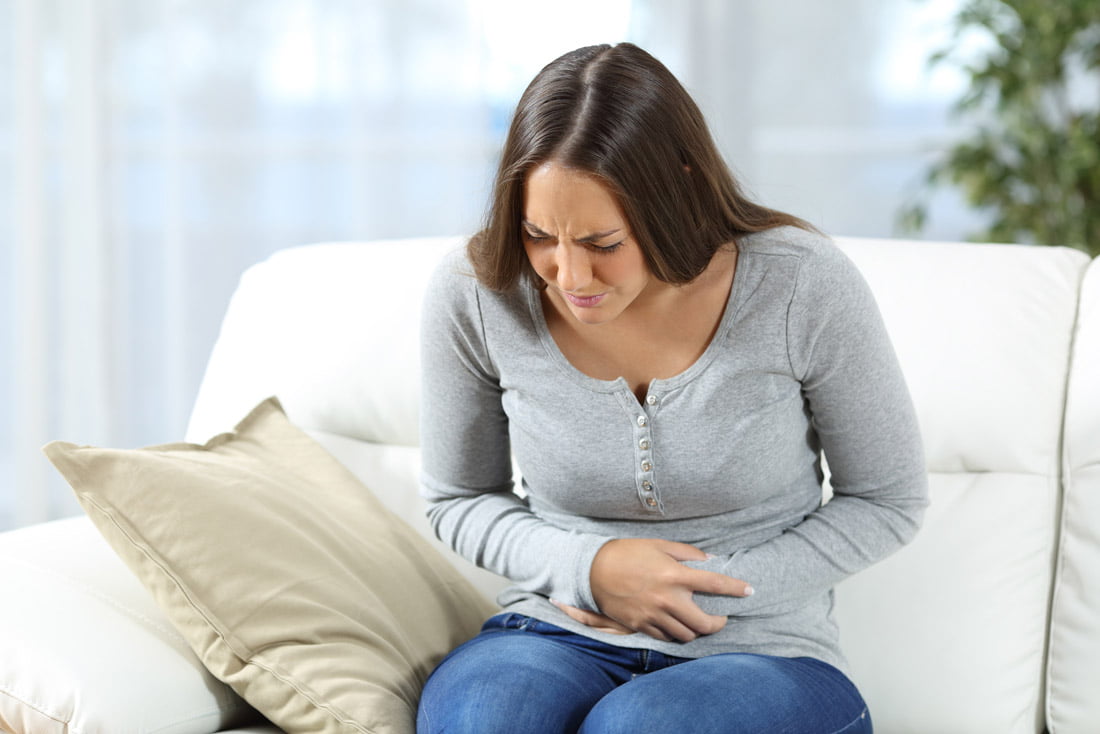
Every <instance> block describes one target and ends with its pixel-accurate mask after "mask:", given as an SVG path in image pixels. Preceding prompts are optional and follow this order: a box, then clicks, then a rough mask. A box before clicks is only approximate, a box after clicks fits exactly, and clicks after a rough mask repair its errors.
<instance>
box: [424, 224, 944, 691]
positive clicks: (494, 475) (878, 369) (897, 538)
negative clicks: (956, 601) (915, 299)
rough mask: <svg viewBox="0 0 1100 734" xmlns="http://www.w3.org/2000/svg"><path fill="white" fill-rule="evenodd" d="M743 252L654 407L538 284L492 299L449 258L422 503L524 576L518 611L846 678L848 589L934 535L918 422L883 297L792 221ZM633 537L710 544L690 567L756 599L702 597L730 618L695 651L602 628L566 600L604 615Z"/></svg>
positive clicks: (507, 569) (428, 402)
mask: <svg viewBox="0 0 1100 734" xmlns="http://www.w3.org/2000/svg"><path fill="white" fill-rule="evenodd" d="M738 247H739V258H738V263H737V271H736V273H735V275H734V282H733V288H732V289H731V292H730V298H729V302H728V304H727V306H726V310H725V313H724V314H723V317H722V321H721V323H720V325H719V328H718V331H717V333H716V335H715V337H714V339H713V340H712V342H711V344H710V345H709V347H708V348H707V350H706V352H705V353H704V354H703V356H702V357H701V358H700V359H699V360H698V361H697V362H696V363H695V364H694V365H692V366H691V367H690V368H689V369H688V370H686V371H685V372H683V373H681V374H680V375H677V376H675V377H673V378H671V379H667V380H654V381H653V382H652V383H651V384H650V386H649V393H648V397H649V398H650V399H651V401H652V402H650V400H646V401H643V402H642V403H639V401H638V399H637V398H636V397H635V396H634V394H633V393H632V392H631V390H630V388H629V386H628V385H627V383H626V381H625V380H623V379H622V378H620V379H618V380H615V381H604V380H597V379H594V378H591V377H588V376H587V375H584V374H583V373H581V372H579V371H578V370H576V369H575V368H574V367H573V366H572V365H571V364H570V363H569V362H568V361H567V360H566V359H565V357H564V355H562V353H561V352H560V351H559V350H558V348H557V346H556V344H555V343H554V341H553V339H552V338H551V336H550V334H549V332H548V330H547V327H546V322H545V320H544V318H543V313H542V307H541V302H540V299H539V293H538V291H537V290H536V289H535V288H534V287H533V286H531V285H530V284H527V283H525V284H522V285H521V286H520V287H519V288H518V289H517V290H516V291H515V292H513V293H509V294H499V293H495V292H492V291H489V290H487V289H485V288H483V287H482V286H480V285H479V284H478V283H477V281H476V280H475V279H474V277H473V276H472V269H471V267H470V265H469V263H468V262H467V261H466V259H465V257H464V255H463V254H462V253H461V252H458V253H454V254H453V255H452V256H450V257H449V258H448V259H447V260H446V261H445V262H444V263H443V264H442V265H441V267H440V268H439V269H438V271H437V272H436V274H435V276H434V279H433V281H432V283H431V285H430V288H429V291H428V294H427V297H426V301H425V310H424V314H423V331H422V349H423V353H422V358H423V363H422V368H423V386H422V408H421V411H422V412H421V445H422V449H423V473H422V477H421V485H422V493H423V495H424V497H425V498H427V499H428V500H429V502H430V508H429V511H428V514H429V518H430V520H431V523H432V526H433V527H434V528H435V531H436V533H437V534H438V535H439V536H440V538H442V539H443V541H444V542H446V543H448V544H449V545H451V546H452V547H453V548H455V549H456V550H457V551H458V552H459V553H460V554H461V555H463V556H464V557H466V558H468V559H470V560H472V561H473V562H475V563H477V564H478V565H480V566H483V567H485V568H488V569H490V570H492V571H494V572H496V573H499V574H501V575H503V576H505V577H507V578H509V579H510V580H512V581H513V582H514V585H513V586H511V587H509V588H508V589H506V590H505V591H504V592H503V593H502V594H501V596H500V598H499V599H498V601H499V602H500V603H501V604H502V605H503V606H504V607H505V608H506V609H508V610H509V611H517V612H521V613H524V614H528V615H531V616H533V617H537V618H539V619H542V620H545V621H547V622H551V623H553V624H557V625H559V626H561V627H565V628H567V629H570V630H572V631H575V632H578V633H581V634H585V635H588V636H590V637H594V638H597V639H600V640H603V641H606V642H610V643H612V644H618V645H624V646H628V647H647V648H651V649H656V650H660V651H662V652H665V653H668V654H672V655H680V656H685V657H700V656H703V655H709V654H713V653H720V652H733V651H741V652H754V653H762V654H769V655H781V656H789V657H794V656H802V655H808V656H812V657H816V658H819V659H821V660H824V661H826V662H828V663H831V664H833V665H836V666H838V667H840V668H841V669H846V664H845V661H844V658H843V655H842V654H841V652H840V650H839V645H838V632H837V629H836V624H835V623H834V621H833V618H832V607H833V594H832V587H833V585H834V584H836V583H837V582H838V581H840V580H841V579H843V578H845V577H846V576H848V575H850V574H852V573H854V572H856V571H859V570H860V569H862V568H865V567H866V566H868V565H870V564H872V563H874V562H875V561H877V560H879V559H881V558H883V557H884V556H886V555H888V554H889V553H891V552H893V551H895V550H897V549H898V548H899V547H901V546H902V545H903V544H904V543H906V542H908V541H909V540H910V539H912V537H913V536H914V534H915V533H916V531H917V528H918V526H919V524H920V520H921V517H922V515H923V510H924V507H925V506H926V504H927V482H926V475H925V469H924V456H923V451H922V447H921V442H920V436H919V432H918V428H917V422H916V418H915V415H914V411H913V408H912V404H911V402H910V399H909V395H908V392H907V389H906V387H905V383H904V381H903V378H902V375H901V371H900V369H899V367H898V364H897V360H896V358H895V355H894V352H893V348H892V346H891V344H890V342H889V339H888V337H887V334H886V332H885V329H884V326H883V324H882V320H881V317H880V316H879V312H878V308H877V306H876V305H875V302H874V299H873V297H872V295H871V293H870V290H869V289H868V287H867V285H866V283H865V282H864V281H863V278H862V276H861V275H860V274H859V273H858V272H857V270H856V269H855V267H854V265H853V264H852V263H851V262H850V261H849V260H848V258H847V257H846V256H845V255H844V254H843V253H842V252H840V250H839V249H838V248H836V246H835V245H834V244H833V243H832V242H831V241H830V240H828V239H827V238H825V237H822V236H820V235H816V234H812V233H808V232H804V231H802V230H799V229H794V228H782V229H776V230H771V231H768V232H764V233H760V234H756V235H752V236H749V237H745V238H743V239H742V241H741V242H739V243H738ZM646 442H648V444H647V443H646ZM646 446H648V448H644V447H646ZM822 451H824V454H825V456H826V458H827V460H828V466H829V470H830V475H831V479H830V481H831V484H832V487H833V491H834V496H833V498H832V499H831V500H830V501H829V502H828V503H826V504H824V505H822V504H821V496H822V493H821V482H822V467H821V461H820V454H821V452H822ZM512 453H514V456H515V460H516V463H517V466H518V468H519V470H520V473H521V476H522V477H523V490H524V492H523V494H525V495H526V497H525V498H523V499H521V498H520V497H519V496H517V494H516V493H514V492H513V491H512V490H513V487H512V481H511V477H512V464H511V458H510V456H511V454H512ZM646 462H648V466H646V465H644V463H646ZM647 468H648V471H645V470H644V469H647ZM647 483H648V485H647ZM647 486H648V487H649V489H650V491H649V492H647V491H646V490H647ZM649 497H652V498H653V500H654V504H655V506H652V505H651V504H649V503H647V501H646V500H647V498H649ZM621 537H659V538H666V539H669V540H675V541H681V542H685V543H691V544H693V545H695V546H697V547H699V548H701V549H702V550H704V551H706V552H708V553H710V554H713V555H714V556H715V558H714V559H713V560H710V561H706V562H699V563H692V564H690V565H694V566H698V567H702V568H707V569H711V570H715V571H720V572H722V573H726V574H729V575H731V576H734V577H736V578H739V579H744V580H745V581H748V582H749V583H751V584H752V585H753V587H754V589H755V594H754V595H753V596H751V597H748V598H744V599H741V598H728V597H708V596H706V595H702V594H699V595H697V596H696V599H697V601H698V602H699V604H700V606H702V607H703V608H704V609H706V610H707V611H709V612H711V613H717V614H726V615H729V616H730V617H731V619H730V622H729V623H728V624H727V625H726V626H725V628H724V629H722V630H721V631H720V632H718V633H716V634H714V635H710V636H706V637H701V638H699V639H697V640H695V641H692V642H689V643H677V642H662V641H658V640H654V639H652V638H650V637H647V636H645V635H641V634H635V635H628V636H620V635H610V634H604V633H600V632H596V631H593V630H592V629H590V628H588V627H586V626H584V625H582V624H579V623H576V622H573V621H572V620H571V619H569V618H568V617H567V616H565V614H563V613H562V612H561V611H559V610H558V609H557V608H555V607H554V606H553V605H552V604H550V603H549V601H548V598H553V599H557V600H560V601H563V602H566V603H568V604H573V605H576V606H580V607H584V608H588V609H596V604H595V602H594V600H593V598H592V594H591V590H590V588H589V585H588V571H589V568H590V567H591V564H592V559H593V558H594V556H595V554H596V552H597V551H598V550H599V548H600V547H601V546H602V545H603V543H605V542H606V541H607V540H609V539H611V538H621Z"/></svg>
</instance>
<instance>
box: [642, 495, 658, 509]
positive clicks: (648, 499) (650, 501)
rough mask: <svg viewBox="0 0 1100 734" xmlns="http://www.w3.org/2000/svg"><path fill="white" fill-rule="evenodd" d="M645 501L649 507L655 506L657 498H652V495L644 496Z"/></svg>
mask: <svg viewBox="0 0 1100 734" xmlns="http://www.w3.org/2000/svg"><path fill="white" fill-rule="evenodd" d="M645 503H646V504H647V505H649V506H650V507H656V506H657V500H655V499H653V498H652V497H646V498H645Z"/></svg>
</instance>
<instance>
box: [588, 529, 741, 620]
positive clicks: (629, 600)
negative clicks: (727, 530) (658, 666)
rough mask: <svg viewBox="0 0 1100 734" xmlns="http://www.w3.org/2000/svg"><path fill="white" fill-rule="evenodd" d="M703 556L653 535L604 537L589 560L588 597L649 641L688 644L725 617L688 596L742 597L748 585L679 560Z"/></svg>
mask: <svg viewBox="0 0 1100 734" xmlns="http://www.w3.org/2000/svg"><path fill="white" fill-rule="evenodd" d="M708 557H709V556H708V555H707V554H706V553H704V552H703V551H701V550H699V549H698V548H696V547H695V546H692V545H688V544H686V543H675V542H672V541H668V540H659V539H656V538H620V539H617V540H611V541H608V542H607V543H605V544H604V545H603V547H602V548H600V550H599V552H597V553H596V557H595V559H594V560H593V561H592V570H591V573H590V578H589V583H590V585H591V588H592V596H593V598H594V599H595V600H596V603H597V604H598V605H599V607H600V612H601V613H602V614H603V615H604V616H606V617H609V618H611V619H613V620H615V621H616V622H618V623H619V624H621V625H623V626H625V627H627V628H629V629H632V630H634V631H636V632H642V633H645V634H647V635H649V636H650V637H653V638H654V639H658V640H678V641H680V642H690V641H691V640H694V639H695V638H696V637H699V636H700V635H710V634H714V633H715V632H717V631H718V630H720V629H722V628H723V627H724V626H725V625H726V620H727V618H726V617H723V616H719V615H713V614H707V613H706V612H704V611H703V610H702V609H700V608H699V606H698V605H697V604H696V603H695V601H694V599H692V594H694V593H695V592H702V593H706V594H721V595H725V596H742V597H743V596H749V595H751V594H752V587H751V586H749V584H747V583H745V582H744V581H741V580H739V579H735V578H732V577H730V576H725V575H723V574H720V573H715V572H713V571H703V570H701V569H697V568H690V567H688V566H685V565H683V563H682V562H683V561H705V560H707V558H708Z"/></svg>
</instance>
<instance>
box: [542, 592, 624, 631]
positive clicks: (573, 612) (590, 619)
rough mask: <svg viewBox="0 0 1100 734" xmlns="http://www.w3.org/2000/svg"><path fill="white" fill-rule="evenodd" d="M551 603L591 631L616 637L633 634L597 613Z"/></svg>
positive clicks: (555, 602) (552, 601)
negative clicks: (594, 630) (595, 630)
mask: <svg viewBox="0 0 1100 734" xmlns="http://www.w3.org/2000/svg"><path fill="white" fill-rule="evenodd" d="M551 603H552V604H553V605H554V606H556V607H557V608H558V609H560V610H562V611H563V612H565V614H566V615H567V616H569V617H570V618H571V619H573V620H575V621H577V622H580V623H581V624H583V625H585V626H587V627H591V628H592V629H598V630H602V631H604V632H610V633H612V634H616V635H629V634H631V633H633V632H634V630H632V629H630V628H629V627H627V626H626V625H624V624H621V623H620V622H617V621H616V620H614V619H612V618H611V617H608V616H606V615H603V614H600V613H598V612H590V611H588V610H586V609H580V608H579V607H574V606H571V605H569V604H563V603H562V602H559V601H555V600H553V599H551Z"/></svg>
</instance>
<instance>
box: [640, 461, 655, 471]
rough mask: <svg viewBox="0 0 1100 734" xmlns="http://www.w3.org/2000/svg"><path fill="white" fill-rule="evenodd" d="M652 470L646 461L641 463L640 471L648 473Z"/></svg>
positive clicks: (651, 466) (651, 465)
mask: <svg viewBox="0 0 1100 734" xmlns="http://www.w3.org/2000/svg"><path fill="white" fill-rule="evenodd" d="M652 468H653V464H650V463H649V462H648V461H643V462H642V471H649V470H650V469H652Z"/></svg>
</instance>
